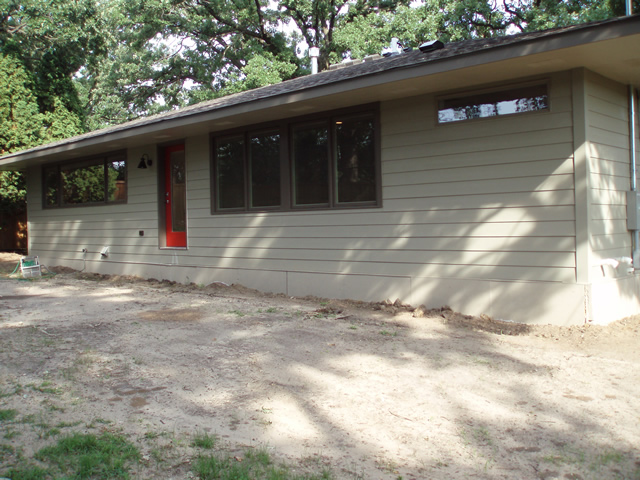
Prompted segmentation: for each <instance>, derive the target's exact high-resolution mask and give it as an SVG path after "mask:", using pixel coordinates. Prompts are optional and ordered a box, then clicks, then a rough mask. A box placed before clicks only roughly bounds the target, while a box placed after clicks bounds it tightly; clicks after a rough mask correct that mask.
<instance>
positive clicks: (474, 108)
mask: <svg viewBox="0 0 640 480" xmlns="http://www.w3.org/2000/svg"><path fill="white" fill-rule="evenodd" d="M547 108H549V97H548V94H547V86H546V85H532V86H526V87H516V88H511V89H508V90H501V91H497V92H489V93H481V94H475V95H465V96H462V97H456V98H448V99H443V100H440V102H439V105H438V122H439V123H448V122H459V121H462V120H470V119H472V118H486V117H495V116H498V115H511V114H513V113H523V112H533V111H536V110H545V109H547Z"/></svg>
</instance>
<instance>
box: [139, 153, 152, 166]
mask: <svg viewBox="0 0 640 480" xmlns="http://www.w3.org/2000/svg"><path fill="white" fill-rule="evenodd" d="M151 165H153V160H151V158H149V155H148V154H146V153H145V154H144V155H142V157H140V163H138V168H147V167H150V166H151Z"/></svg>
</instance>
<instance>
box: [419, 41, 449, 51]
mask: <svg viewBox="0 0 640 480" xmlns="http://www.w3.org/2000/svg"><path fill="white" fill-rule="evenodd" d="M418 48H419V49H420V51H421V52H433V51H434V50H440V49H441V48H444V43H442V42H441V41H440V40H431V41H429V42H424V43H423V44H422V45H420V46H419V47H418Z"/></svg>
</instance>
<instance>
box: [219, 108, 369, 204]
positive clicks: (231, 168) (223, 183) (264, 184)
mask: <svg viewBox="0 0 640 480" xmlns="http://www.w3.org/2000/svg"><path fill="white" fill-rule="evenodd" d="M378 137H379V129H378V127H377V112H376V110H375V108H370V109H367V110H366V111H347V112H346V113H335V114H328V115H326V116H325V117H324V118H322V117H321V118H315V119H311V120H309V119H302V120H289V121H283V122H281V123H279V124H278V125H276V126H271V127H270V126H267V127H265V128H260V127H256V128H255V129H247V130H245V131H242V132H237V133H235V132H234V133H230V134H228V135H221V136H218V137H215V138H214V148H213V152H214V153H213V167H212V172H213V180H212V188H213V190H214V191H213V194H212V199H213V202H212V207H211V208H212V212H213V213H232V212H238V211H256V210H258V211H268V210H297V209H316V208H356V207H367V206H378V205H379V203H380V179H379V177H380V153H379V149H380V147H379V138H378Z"/></svg>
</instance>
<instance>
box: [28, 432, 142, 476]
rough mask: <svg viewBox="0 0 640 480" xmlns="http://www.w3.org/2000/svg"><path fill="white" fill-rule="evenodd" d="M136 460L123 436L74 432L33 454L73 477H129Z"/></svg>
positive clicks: (133, 450)
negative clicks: (130, 465) (129, 469)
mask: <svg viewBox="0 0 640 480" xmlns="http://www.w3.org/2000/svg"><path fill="white" fill-rule="evenodd" d="M139 457H140V454H139V452H138V449H137V448H136V447H135V446H134V445H133V444H131V443H129V441H128V440H127V439H126V438H125V437H123V436H117V435H113V434H111V433H103V434H102V435H100V436H96V435H86V434H79V433H74V434H73V435H70V436H67V437H64V438H61V439H59V440H58V442H57V443H56V444H55V445H53V446H50V447H45V448H43V449H41V450H40V451H38V452H37V453H36V455H35V458H36V459H38V460H40V461H43V462H48V463H51V464H53V465H54V466H55V467H56V468H57V469H58V470H59V471H60V472H61V473H63V474H65V475H67V474H71V475H69V476H71V477H72V478H92V477H98V478H128V465H129V464H130V463H133V462H137V461H138V460H139Z"/></svg>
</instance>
